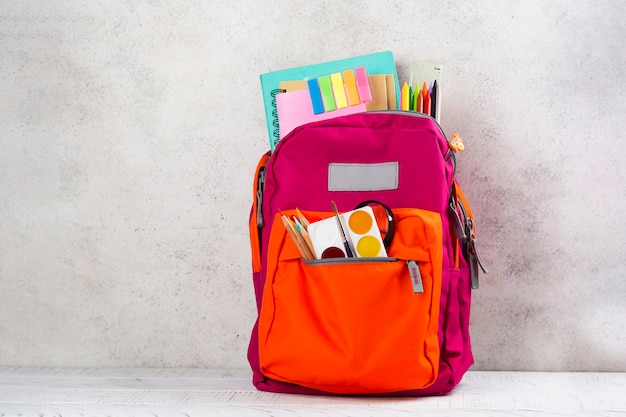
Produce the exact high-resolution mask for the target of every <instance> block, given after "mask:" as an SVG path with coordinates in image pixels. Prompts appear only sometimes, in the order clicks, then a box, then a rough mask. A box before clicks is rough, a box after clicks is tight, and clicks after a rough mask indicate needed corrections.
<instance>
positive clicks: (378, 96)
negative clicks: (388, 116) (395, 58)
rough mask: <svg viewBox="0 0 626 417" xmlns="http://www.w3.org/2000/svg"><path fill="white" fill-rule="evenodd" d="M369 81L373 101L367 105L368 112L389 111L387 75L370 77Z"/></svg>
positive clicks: (368, 77)
mask: <svg viewBox="0 0 626 417" xmlns="http://www.w3.org/2000/svg"><path fill="white" fill-rule="evenodd" d="M367 79H368V81H369V84H370V91H371V93H372V101H368V102H367V103H365V106H366V108H367V111H376V110H387V109H388V108H389V107H388V106H387V83H386V82H385V74H372V75H368V76H367Z"/></svg>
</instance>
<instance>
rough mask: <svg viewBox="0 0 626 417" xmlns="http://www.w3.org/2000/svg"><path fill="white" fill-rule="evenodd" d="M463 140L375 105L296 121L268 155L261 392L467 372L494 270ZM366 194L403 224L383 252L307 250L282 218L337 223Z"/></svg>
mask: <svg viewBox="0 0 626 417" xmlns="http://www.w3.org/2000/svg"><path fill="white" fill-rule="evenodd" d="M457 139H458V138H457V137H456V136H455V137H454V141H453V143H449V142H448V140H447V139H446V136H445V135H444V133H443V131H442V129H441V127H440V126H439V125H438V123H437V122H436V121H435V120H434V119H433V118H431V117H430V116H427V115H424V114H422V113H415V112H404V111H382V112H366V113H359V114H354V115H350V116H344V117H338V118H334V119H329V120H323V121H319V122H313V123H309V124H306V125H303V126H300V127H298V128H296V129H294V130H293V131H292V132H290V133H289V134H288V135H287V136H286V137H285V138H283V139H281V141H280V142H279V143H278V145H277V147H276V148H275V150H274V152H272V153H270V152H268V153H266V154H265V155H263V156H262V158H261V159H260V161H259V163H258V166H257V169H256V173H255V179H254V201H253V204H252V209H251V213H250V225H249V226H250V242H251V251H252V276H253V283H254V291H255V295H256V305H257V310H258V318H257V320H256V323H255V324H254V327H253V330H252V335H251V338H250V344H249V349H248V361H249V363H250V366H251V368H252V372H253V377H252V381H253V383H254V385H255V386H256V387H257V389H259V390H263V391H271V392H284V393H299V394H316V395H377V396H423V395H440V394H445V393H447V392H449V391H451V390H452V389H453V388H454V387H455V386H456V385H457V384H458V383H459V382H460V380H461V378H462V376H463V374H464V373H465V372H466V371H467V370H468V368H469V367H470V366H471V365H472V364H473V362H474V360H473V356H472V350H471V344H470V333H469V317H470V301H471V290H472V288H478V273H479V267H480V268H482V269H483V271H484V272H486V269H485V268H484V266H483V265H482V262H481V260H480V259H479V257H478V252H477V250H476V228H475V224H474V218H473V215H472V212H471V209H470V206H469V204H468V202H467V199H466V198H465V196H464V195H463V192H462V191H461V188H460V186H459V184H458V182H457V181H456V179H455V168H456V158H455V152H456V150H457V149H458V148H462V145H458V142H457ZM371 201H373V202H376V203H380V205H382V206H383V207H385V209H386V210H389V211H390V212H387V213H384V214H383V216H382V221H383V222H384V221H385V220H386V221H387V225H386V226H387V227H388V226H389V225H390V223H389V222H393V226H394V227H393V231H391V232H390V231H389V230H388V231H387V235H386V236H385V239H387V238H388V237H389V235H390V234H391V235H392V236H391V241H390V242H388V241H386V242H384V243H385V253H384V254H383V256H377V257H343V258H333V257H330V258H325V259H317V258H315V259H310V258H309V259H305V257H304V256H303V254H302V252H301V246H299V244H298V242H297V241H296V240H295V239H294V237H293V234H292V232H293V230H291V231H290V230H288V229H289V228H290V227H288V225H287V223H285V221H284V220H283V217H284V218H287V219H294V220H295V221H296V222H298V217H299V218H300V219H301V220H302V221H308V222H310V223H311V225H313V224H315V223H316V222H318V221H319V222H322V221H324V220H325V219H329V221H334V220H333V218H335V219H339V221H338V225H341V224H342V223H341V217H338V216H337V214H339V213H342V215H346V214H348V213H350V212H353V211H355V209H357V208H358V207H362V206H363V203H368V202H371ZM331 204H332V205H335V206H336V208H337V213H335V212H334V211H333V209H332V208H331ZM386 215H389V217H388V218H386V219H385V216H386ZM380 217H381V216H379V215H376V216H375V220H376V223H377V224H378V223H379V219H380ZM344 220H345V218H344ZM298 223H299V222H298ZM343 225H344V228H351V227H352V226H349V225H347V224H346V223H343ZM300 226H301V227H304V226H303V225H300ZM308 228H309V230H311V228H312V226H308ZM381 230H382V229H381ZM350 233H352V232H350ZM368 233H369V232H368ZM344 234H345V233H344ZM357 237H358V236H357ZM309 238H310V236H309ZM382 238H383V236H382V233H381V235H380V239H381V240H382ZM333 239H334V238H333ZM301 243H302V242H300V244H301ZM343 243H347V241H346V240H345V239H344V241H343ZM352 243H354V242H352ZM358 243H359V244H360V241H359V242H358ZM340 244H341V242H340V243H339V244H338V245H340ZM346 250H348V249H347V248H346ZM353 250H354V249H353ZM311 252H313V251H311ZM318 257H319V256H318Z"/></svg>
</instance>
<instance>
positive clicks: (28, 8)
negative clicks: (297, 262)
mask: <svg viewBox="0 0 626 417" xmlns="http://www.w3.org/2000/svg"><path fill="white" fill-rule="evenodd" d="M625 16H626V2H623V1H620V0H615V1H602V2H595V1H589V0H584V1H582V0H581V1H576V2H574V1H564V0H560V1H528V2H520V1H498V2H494V1H492V0H481V1H464V2H461V1H459V2H453V1H440V2H426V1H405V2H400V1H376V2H374V1H366V2H354V3H353V4H350V3H349V2H320V3H317V2H311V1H303V0H297V1H283V2H266V1H262V2H261V1H245V2H237V1H233V2H224V3H222V2H217V1H200V0H192V1H188V2H174V1H161V0H154V1H142V2H139V1H137V2H127V1H121V0H111V1H106V2H98V3H96V2H83V1H74V0H69V1H68V0H64V1H59V0H48V1H16V0H10V1H9V0H3V1H2V4H1V5H0V288H1V290H0V365H43V366H197V367H245V366H247V363H246V361H245V351H246V344H247V340H248V335H249V331H250V329H251V326H252V323H253V320H254V317H255V316H254V314H255V308H254V301H253V293H252V283H251V277H250V260H249V243H248V236H247V228H246V227H247V219H248V211H249V206H250V202H251V197H252V195H251V185H252V174H253V170H254V167H255V165H256V162H257V159H258V158H259V157H260V156H261V154H262V153H263V152H264V151H265V150H266V149H267V147H268V138H267V137H266V127H265V120H264V112H263V104H262V99H261V94H260V86H259V80H258V75H259V74H260V73H263V72H267V71H271V70H277V69H282V68H287V67H292V66H298V65H304V64H310V63H315V62H321V61H328V60H332V59H339V58H344V57H348V56H352V55H360V54H364V53H370V52H376V51H381V50H387V49H389V50H391V51H393V52H394V55H395V58H396V62H397V65H398V70H399V73H400V76H401V78H402V79H406V78H408V72H409V63H410V61H411V60H413V59H432V60H436V61H439V62H441V63H442V64H443V65H444V90H443V103H444V116H443V120H442V124H443V127H444V129H445V130H446V131H447V132H452V131H456V130H458V131H460V132H461V133H462V134H463V136H464V137H465V142H466V146H467V148H468V149H467V151H466V152H464V153H463V154H461V155H460V157H459V164H460V168H459V178H460V181H461V183H462V184H463V186H464V188H465V189H466V192H467V194H468V196H469V198H470V199H471V201H472V202H473V208H474V211H475V214H476V215H477V217H478V222H479V223H478V226H479V238H480V241H481V245H482V252H483V256H484V258H485V260H486V262H487V263H488V265H489V266H490V268H491V270H490V273H489V274H488V275H486V276H484V277H483V279H482V285H481V289H480V290H478V291H476V292H475V293H474V308H473V314H472V334H473V338H474V349H475V355H476V359H477V365H476V369H518V370H621V371H626V353H625V352H626V320H625V318H626V271H625V269H626V256H625V253H626V251H625V247H626V233H625V232H624V231H625V227H624V221H623V217H622V216H623V213H624V210H625V209H626V187H625V185H624V183H625V180H626V178H625V176H626V167H625V166H624V164H622V160H623V152H624V149H623V148H624V143H625V142H624V139H625V133H624V132H626V117H625V114H626V99H625V98H624V92H625V91H626V76H625V75H624V68H626V59H625V57H626V52H625V51H626V48H625V47H624V39H626V17H625Z"/></svg>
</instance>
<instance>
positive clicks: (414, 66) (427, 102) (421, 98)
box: [403, 60, 442, 122]
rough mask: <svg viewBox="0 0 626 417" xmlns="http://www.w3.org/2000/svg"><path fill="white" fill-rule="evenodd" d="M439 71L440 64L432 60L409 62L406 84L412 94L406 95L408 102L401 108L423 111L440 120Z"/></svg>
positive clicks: (440, 68) (440, 69) (440, 70)
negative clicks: (409, 69)
mask: <svg viewBox="0 0 626 417" xmlns="http://www.w3.org/2000/svg"><path fill="white" fill-rule="evenodd" d="M441 72H442V65H441V64H438V63H436V62H434V61H428V60H418V61H413V62H411V73H410V76H409V81H408V83H407V85H408V87H409V89H411V90H412V91H413V95H412V96H411V97H408V96H407V99H408V100H409V103H407V108H403V110H411V111H416V112H420V113H425V114H428V115H430V116H432V117H433V118H434V119H435V120H436V121H437V122H441V91H440V89H441Z"/></svg>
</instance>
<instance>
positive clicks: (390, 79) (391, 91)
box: [385, 74, 398, 110]
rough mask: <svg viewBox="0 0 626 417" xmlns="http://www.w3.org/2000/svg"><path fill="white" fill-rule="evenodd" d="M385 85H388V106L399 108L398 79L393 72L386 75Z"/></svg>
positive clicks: (389, 107)
mask: <svg viewBox="0 0 626 417" xmlns="http://www.w3.org/2000/svg"><path fill="white" fill-rule="evenodd" d="M385 85H386V86H387V108H388V109H389V110H396V109H397V108H398V98H397V96H396V79H395V77H394V76H393V74H386V75H385Z"/></svg>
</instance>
